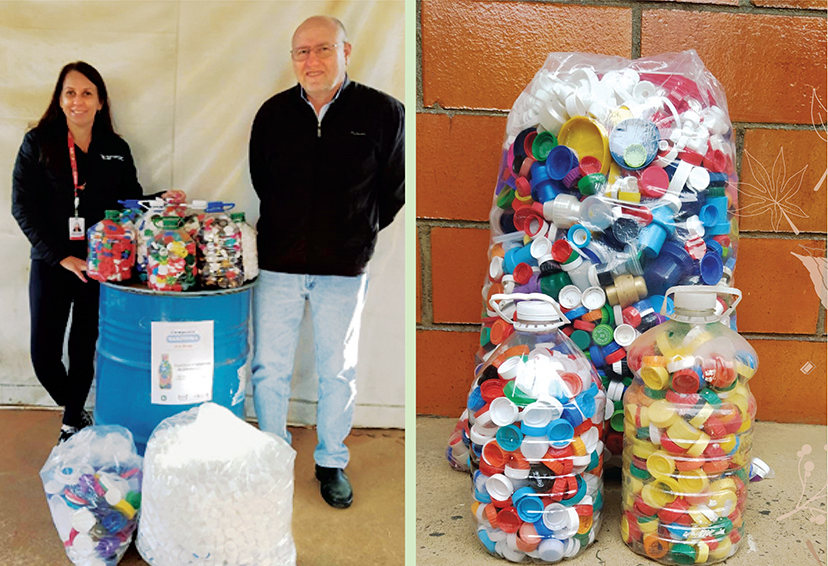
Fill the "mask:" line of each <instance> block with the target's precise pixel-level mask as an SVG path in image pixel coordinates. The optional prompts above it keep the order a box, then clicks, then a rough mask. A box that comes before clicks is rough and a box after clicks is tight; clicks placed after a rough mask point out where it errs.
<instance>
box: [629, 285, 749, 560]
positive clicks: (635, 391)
mask: <svg viewBox="0 0 828 566" xmlns="http://www.w3.org/2000/svg"><path fill="white" fill-rule="evenodd" d="M671 293H675V312H674V314H672V315H671V316H670V320H669V321H667V322H665V323H663V324H660V325H658V326H656V327H655V328H652V329H650V330H649V331H647V332H645V333H644V334H642V335H641V336H639V337H638V338H637V339H636V340H635V342H634V343H633V344H632V346H631V347H630V352H629V360H630V366H631V367H632V369H633V371H634V372H635V380H634V381H633V383H632V385H631V386H630V387H629V388H628V389H627V392H626V393H625V394H624V412H625V420H624V452H623V466H622V475H623V483H622V502H623V510H624V511H623V513H624V514H623V516H622V518H621V534H622V537H623V539H624V542H625V543H626V544H627V545H628V546H629V547H630V548H631V549H632V550H634V551H635V552H637V553H638V554H642V555H644V556H647V557H649V558H652V559H653V560H657V561H659V562H661V563H662V564H712V563H714V562H720V561H722V560H725V559H726V558H728V557H730V556H732V555H733V554H734V553H735V552H736V551H737V550H738V548H739V545H740V543H741V540H742V537H743V536H744V529H745V523H744V514H745V503H746V500H747V485H748V483H749V481H750V464H751V459H750V452H751V447H752V445H753V420H754V417H755V415H756V401H755V400H754V398H753V395H752V394H751V393H750V389H749V388H748V384H747V381H748V379H750V378H751V377H752V376H753V375H754V373H755V372H756V370H757V367H758V359H757V356H756V352H755V351H754V349H753V348H752V347H751V346H750V344H748V342H747V341H746V340H745V339H744V338H742V337H741V336H739V334H737V333H736V332H735V331H733V330H731V329H730V328H729V327H728V326H726V325H725V324H722V323H721V317H722V315H723V314H725V315H726V314H729V311H732V310H733V309H734V308H735V306H736V304H738V302H739V299H741V292H740V291H739V290H737V289H733V288H726V287H696V288H691V287H674V288H672V289H670V290H669V291H668V294H671ZM725 294H730V295H732V296H735V297H736V300H735V301H734V302H733V304H732V305H731V306H730V307H728V308H727V309H726V310H725V311H724V313H723V312H722V310H723V307H724V304H723V301H721V302H720V300H719V298H718V297H717V295H718V296H719V297H722V295H725Z"/></svg>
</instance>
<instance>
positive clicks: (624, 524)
mask: <svg viewBox="0 0 828 566" xmlns="http://www.w3.org/2000/svg"><path fill="white" fill-rule="evenodd" d="M621 539H622V540H623V541H624V542H625V543H627V544H629V543H631V542H632V538H631V537H630V522H629V520H628V519H627V515H626V513H625V514H624V515H621Z"/></svg>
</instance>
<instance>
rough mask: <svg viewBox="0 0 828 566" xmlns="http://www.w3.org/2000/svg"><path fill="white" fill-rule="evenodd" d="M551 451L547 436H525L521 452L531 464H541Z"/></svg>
mask: <svg viewBox="0 0 828 566" xmlns="http://www.w3.org/2000/svg"><path fill="white" fill-rule="evenodd" d="M548 449H549V438H547V437H546V436H525V437H524V438H523V442H521V444H520V452H521V454H523V457H524V458H526V459H527V460H529V461H530V462H540V461H541V460H542V459H543V457H544V456H545V455H546V451H547V450H548Z"/></svg>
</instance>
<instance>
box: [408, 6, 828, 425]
mask: <svg viewBox="0 0 828 566" xmlns="http://www.w3.org/2000/svg"><path fill="white" fill-rule="evenodd" d="M418 17H419V22H418V23H419V30H420V32H421V33H420V37H419V38H418V45H417V48H418V61H419V69H418V100H417V239H418V241H417V245H418V249H417V269H418V275H417V276H418V280H417V412H418V413H420V414H431V415H443V416H452V417H453V416H457V415H459V414H460V412H461V410H462V408H463V406H464V405H465V396H466V394H467V392H468V386H469V383H470V381H471V377H472V368H473V362H474V358H473V356H474V352H475V350H476V349H477V342H478V339H479V321H480V309H481V298H480V290H481V287H482V283H483V278H484V275H485V270H486V268H487V263H488V262H487V260H486V251H487V247H488V241H489V228H488V214H489V208H490V206H491V198H492V193H493V190H494V184H495V179H496V175H497V171H498V165H499V162H498V160H499V156H500V144H501V143H502V141H503V137H504V132H505V127H506V115H507V113H508V110H509V108H510V107H511V106H512V103H513V102H514V100H515V98H516V97H517V96H518V94H519V93H520V92H521V91H522V90H523V88H524V87H525V86H526V84H527V83H528V82H529V80H531V78H532V76H534V74H535V72H536V71H537V70H538V69H539V68H540V66H541V65H542V64H543V61H544V59H545V58H546V55H547V53H549V52H553V51H586V52H592V53H603V54H609V55H619V56H623V57H632V58H636V57H639V56H648V55H654V54H657V53H659V52H664V51H683V50H685V49H691V48H692V49H695V50H696V51H697V52H698V54H699V56H700V57H701V59H702V61H704V63H705V65H706V66H707V68H708V69H709V70H710V71H711V72H712V73H713V74H714V75H715V76H716V77H717V78H718V79H719V81H721V83H722V85H723V86H724V88H725V93H726V95H727V100H728V106H729V111H730V118H731V120H732V122H733V126H734V128H735V130H736V133H737V138H736V139H737V151H738V160H737V161H738V164H739V178H740V181H741V186H740V191H741V193H742V194H740V198H741V205H742V206H744V205H746V204H748V203H751V202H754V203H756V202H757V198H758V194H759V191H760V190H761V189H762V188H763V187H764V188H767V187H768V186H769V185H774V186H777V187H779V188H780V190H779V191H778V193H777V194H778V195H779V196H780V197H785V198H784V202H785V203H786V204H785V206H784V207H782V208H781V210H783V211H784V212H785V214H784V215H783V214H774V215H772V214H771V213H770V211H765V212H762V213H761V214H758V215H755V216H749V217H744V218H742V219H741V222H740V230H741V239H740V248H739V260H738V264H737V268H736V276H735V284H736V285H737V286H738V287H739V288H740V289H741V290H742V292H743V294H744V299H743V301H742V304H741V305H740V306H739V309H738V316H739V329H740V332H741V333H742V334H743V335H745V336H746V337H747V338H748V339H749V340H750V342H751V344H753V346H754V348H756V351H757V352H758V354H759V356H760V358H759V359H760V366H759V372H758V373H757V375H756V377H755V378H754V379H753V380H751V382H750V385H751V388H752V391H753V392H754V395H755V396H756V398H757V402H758V407H759V409H758V415H757V417H758V418H759V419H761V420H771V421H780V422H802V423H822V424H825V423H826V373H827V372H828V364H826V330H827V328H826V316H825V308H824V307H823V305H822V304H821V302H820V298H819V296H818V295H817V290H816V289H817V287H816V286H815V284H814V283H813V282H812V279H811V274H810V273H809V271H808V269H806V267H805V265H804V264H803V261H802V260H800V259H799V258H798V257H796V256H794V255H793V254H794V253H795V254H798V255H800V256H803V257H804V256H808V255H810V256H816V257H819V258H821V260H822V261H824V259H825V256H826V204H827V203H828V199H826V195H828V181H826V179H825V178H824V175H825V172H826V169H828V163H827V162H828V160H826V137H828V136H826V129H825V121H826V117H825V116H826V112H825V110H824V108H823V109H821V108H820V104H821V105H823V106H826V105H828V91H827V90H826V72H827V71H828V64H826V31H828V27H827V26H826V1H825V0H750V1H748V0H708V1H706V2H700V1H699V0H694V2H693V4H692V5H690V4H688V3H686V2H670V1H662V2H660V3H658V4H657V5H656V4H654V3H649V4H647V5H646V6H641V5H639V4H638V3H637V2H634V1H629V2H623V1H622V2H613V3H612V6H600V5H597V3H595V2H584V4H583V5H579V4H578V3H566V4H554V3H546V2H543V3H537V2H519V1H514V2H504V1H498V2H479V1H472V0H422V2H421V4H420V7H419V11H418ZM814 97H815V98H816V102H815V103H814V104H813V109H814V110H815V111H816V112H815V113H814V115H813V116H812V102H813V101H814ZM819 112H821V114H819ZM820 116H821V117H820ZM814 122H816V123H817V127H816V128H815V127H814V125H813V124H814ZM819 126H821V128H820V127H819ZM803 168H804V170H803ZM745 193H748V194H747V195H746V194H745ZM751 195H753V196H751ZM777 210H779V208H777ZM806 261H809V260H807V259H806ZM820 275H822V276H824V270H823V272H822V273H821V274H820V273H816V274H815V276H816V277H817V279H818V280H820V279H821V277H820ZM817 283H818V284H820V285H823V284H822V282H821V281H817ZM822 292H823V293H825V292H826V291H825V286H823V287H822ZM809 364H810V365H811V366H813V368H812V369H810V371H808V368H809Z"/></svg>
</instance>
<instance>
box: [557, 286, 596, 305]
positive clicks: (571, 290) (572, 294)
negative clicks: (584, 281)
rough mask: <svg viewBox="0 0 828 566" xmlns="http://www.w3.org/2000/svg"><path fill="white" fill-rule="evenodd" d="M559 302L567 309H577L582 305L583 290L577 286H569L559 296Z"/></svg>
mask: <svg viewBox="0 0 828 566" xmlns="http://www.w3.org/2000/svg"><path fill="white" fill-rule="evenodd" d="M558 302H559V303H560V304H561V306H562V307H563V308H565V309H574V308H576V307H577V306H578V305H580V304H581V290H580V289H579V288H578V287H577V286H575V285H567V286H566V287H564V288H563V289H561V292H560V293H559V294H558ZM590 310H591V309H590Z"/></svg>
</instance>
